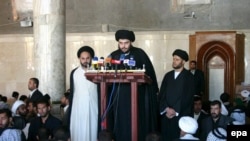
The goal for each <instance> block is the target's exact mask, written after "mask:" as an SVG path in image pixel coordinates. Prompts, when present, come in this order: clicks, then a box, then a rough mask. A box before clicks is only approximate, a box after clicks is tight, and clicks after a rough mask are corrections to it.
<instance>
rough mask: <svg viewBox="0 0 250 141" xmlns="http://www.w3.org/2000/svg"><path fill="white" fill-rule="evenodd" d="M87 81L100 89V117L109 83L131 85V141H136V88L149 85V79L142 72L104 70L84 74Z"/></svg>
mask: <svg viewBox="0 0 250 141" xmlns="http://www.w3.org/2000/svg"><path fill="white" fill-rule="evenodd" d="M85 76H86V78H87V79H88V80H90V81H92V82H94V83H100V89H101V100H100V101H101V110H100V111H101V115H103V114H104V112H105V109H106V105H107V103H106V98H107V86H108V85H109V84H111V83H114V82H116V83H130V84H131V128H132V129H131V137H132V141H137V140H138V124H137V123H138V117H137V113H138V103H137V101H138V100H137V99H138V94H137V86H138V85H139V84H141V83H151V79H150V78H149V77H148V76H147V75H146V74H145V73H144V70H117V71H114V70H105V71H98V70H94V71H88V72H86V73H85ZM103 126H104V128H107V119H106V118H105V119H104V122H103Z"/></svg>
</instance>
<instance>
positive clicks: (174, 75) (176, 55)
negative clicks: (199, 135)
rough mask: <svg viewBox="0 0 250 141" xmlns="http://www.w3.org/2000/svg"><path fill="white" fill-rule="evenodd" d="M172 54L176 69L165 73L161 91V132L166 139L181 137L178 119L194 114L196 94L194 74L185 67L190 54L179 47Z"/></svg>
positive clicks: (173, 64)
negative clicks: (194, 97)
mask: <svg viewBox="0 0 250 141" xmlns="http://www.w3.org/2000/svg"><path fill="white" fill-rule="evenodd" d="M172 55H173V63H172V67H173V68H174V70H172V71H170V72H168V73H166V74H165V76H164V78H163V81H162V84H161V88H160V93H159V99H160V112H161V132H162V137H163V140H164V141H165V140H166V141H168V140H169V141H171V140H174V139H176V138H179V136H180V134H179V133H180V129H179V127H178V121H179V119H180V117H182V116H193V115H192V114H193V112H192V110H193V96H194V95H195V83H194V76H193V75H192V74H191V73H190V72H189V71H188V70H186V69H185V68H184V64H185V62H186V61H188V54H187V53H186V51H184V50H180V49H177V50H175V51H174V52H173V54H172Z"/></svg>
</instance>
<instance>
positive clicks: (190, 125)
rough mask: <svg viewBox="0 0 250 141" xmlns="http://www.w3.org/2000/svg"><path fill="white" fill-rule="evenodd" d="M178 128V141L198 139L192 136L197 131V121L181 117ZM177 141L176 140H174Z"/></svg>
mask: <svg viewBox="0 0 250 141" xmlns="http://www.w3.org/2000/svg"><path fill="white" fill-rule="evenodd" d="M179 127H180V129H181V132H180V138H179V139H178V140H179V141H198V140H199V138H196V137H194V136H193V134H194V133H195V132H196V130H197V129H198V123H197V121H196V120H195V119H194V118H192V117H189V116H183V117H181V118H180V120H179ZM176 141H177V140H176Z"/></svg>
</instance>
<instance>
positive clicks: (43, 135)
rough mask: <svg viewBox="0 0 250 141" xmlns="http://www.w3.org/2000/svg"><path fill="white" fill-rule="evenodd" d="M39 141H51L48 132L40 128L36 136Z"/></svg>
mask: <svg viewBox="0 0 250 141" xmlns="http://www.w3.org/2000/svg"><path fill="white" fill-rule="evenodd" d="M36 138H37V140H39V141H49V140H50V139H51V135H50V132H49V130H48V129H47V128H45V127H41V128H39V130H38V134H37V136H36Z"/></svg>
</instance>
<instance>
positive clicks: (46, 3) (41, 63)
mask: <svg viewBox="0 0 250 141" xmlns="http://www.w3.org/2000/svg"><path fill="white" fill-rule="evenodd" d="M33 21H34V25H33V26H34V27H33V29H34V54H35V56H34V58H35V72H36V76H35V77H37V78H38V79H39V80H40V84H39V89H40V90H41V92H42V93H44V94H46V93H48V94H49V95H50V96H51V99H52V100H53V101H55V100H59V99H60V98H61V96H62V94H63V93H64V92H65V38H66V35H65V0H34V1H33Z"/></svg>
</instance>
